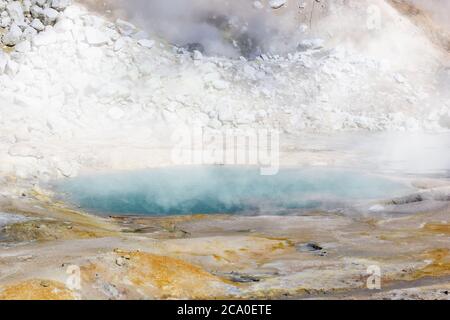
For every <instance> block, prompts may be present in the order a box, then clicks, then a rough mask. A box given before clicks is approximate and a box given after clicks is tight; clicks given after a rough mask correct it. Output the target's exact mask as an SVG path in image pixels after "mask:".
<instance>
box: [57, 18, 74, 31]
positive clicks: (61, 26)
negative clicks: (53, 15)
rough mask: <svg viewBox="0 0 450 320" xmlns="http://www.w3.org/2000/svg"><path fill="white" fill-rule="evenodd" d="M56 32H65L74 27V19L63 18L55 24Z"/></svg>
mask: <svg viewBox="0 0 450 320" xmlns="http://www.w3.org/2000/svg"><path fill="white" fill-rule="evenodd" d="M53 28H54V29H55V31H56V32H59V33H64V32H68V31H71V30H72V29H73V21H72V20H70V19H61V20H59V21H58V22H57V23H55V25H54V26H53Z"/></svg>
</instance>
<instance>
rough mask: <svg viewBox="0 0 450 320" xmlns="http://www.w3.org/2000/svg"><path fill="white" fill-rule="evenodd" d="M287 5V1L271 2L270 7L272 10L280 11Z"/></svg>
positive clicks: (274, 0) (276, 0)
mask: <svg viewBox="0 0 450 320" xmlns="http://www.w3.org/2000/svg"><path fill="white" fill-rule="evenodd" d="M286 4H287V0H270V1H269V5H270V7H271V8H272V9H280V8H281V7H284V6H285V5H286Z"/></svg>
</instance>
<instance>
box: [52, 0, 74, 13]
mask: <svg viewBox="0 0 450 320" xmlns="http://www.w3.org/2000/svg"><path fill="white" fill-rule="evenodd" d="M71 4H72V0H52V5H51V7H52V8H53V9H56V10H59V11H62V10H64V9H66V8H67V7H68V6H70V5H71Z"/></svg>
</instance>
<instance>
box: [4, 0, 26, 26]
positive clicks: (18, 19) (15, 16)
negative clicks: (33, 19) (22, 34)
mask: <svg viewBox="0 0 450 320" xmlns="http://www.w3.org/2000/svg"><path fill="white" fill-rule="evenodd" d="M6 11H7V12H8V14H9V16H10V17H11V19H12V20H13V21H14V23H16V24H17V25H24V24H25V16H24V14H23V8H22V5H21V4H20V2H19V1H11V2H9V3H8V5H7V6H6Z"/></svg>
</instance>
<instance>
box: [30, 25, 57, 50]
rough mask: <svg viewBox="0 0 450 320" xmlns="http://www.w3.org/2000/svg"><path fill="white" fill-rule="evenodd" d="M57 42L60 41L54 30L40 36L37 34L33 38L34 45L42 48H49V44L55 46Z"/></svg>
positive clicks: (46, 31) (48, 30) (44, 32)
mask: <svg viewBox="0 0 450 320" xmlns="http://www.w3.org/2000/svg"><path fill="white" fill-rule="evenodd" d="M56 41H58V35H57V34H56V32H55V30H53V29H47V30H45V31H43V32H41V33H39V34H37V35H36V36H35V37H34V38H33V45H35V46H37V47H40V46H47V45H49V44H53V43H55V42H56Z"/></svg>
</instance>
